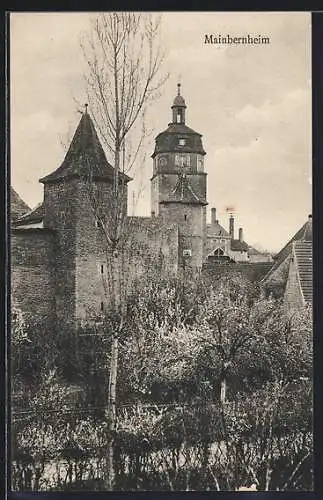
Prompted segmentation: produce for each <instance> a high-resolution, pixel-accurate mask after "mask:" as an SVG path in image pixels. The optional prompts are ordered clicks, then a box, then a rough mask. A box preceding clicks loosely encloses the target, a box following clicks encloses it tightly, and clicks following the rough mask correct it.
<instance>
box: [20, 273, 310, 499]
mask: <svg viewBox="0 0 323 500" xmlns="http://www.w3.org/2000/svg"><path fill="white" fill-rule="evenodd" d="M124 307H125V310H126V315H125V318H126V320H125V321H124V323H123V326H122V331H121V332H120V352H121V356H120V364H119V375H118V396H119V399H118V401H117V409H118V410H117V421H116V427H115V429H114V443H115V447H114V463H115V487H116V488H118V489H123V490H127V489H132V490H136V489H165V490H177V489H184V490H185V489H193V490H198V489H213V490H214V489H215V490H235V489H238V488H239V487H241V486H248V485H249V486H250V485H251V484H256V485H257V488H258V490H268V489H273V490H276V489H279V490H286V489H294V490H301V489H305V490H310V489H311V488H312V468H313V467H312V461H311V460H312V448H313V443H312V412H311V407H312V393H311V362H312V352H311V349H312V343H311V336H312V327H311V321H312V319H311V311H310V310H308V309H304V310H302V311H298V312H297V313H294V314H293V315H289V314H287V313H286V311H285V310H284V308H283V305H282V304H281V303H280V302H279V301H277V300H276V299H273V298H264V297H262V296H261V295H260V294H259V293H258V290H257V289H256V288H255V287H253V286H252V285H251V284H250V283H247V282H245V281H242V280H239V279H236V280H233V281H231V280H227V279H225V280H219V281H218V282H216V283H214V284H213V285H212V286H211V287H210V286H209V285H208V286H207V287H206V285H205V283H204V282H203V280H202V279H201V277H199V276H195V277H192V276H190V277H189V278H188V277H187V279H185V277H183V278H180V279H179V278H165V277H164V278H160V279H156V280H155V281H153V280H151V277H149V280H147V282H144V281H141V283H140V284H134V287H133V290H132V293H131V295H130V296H129V297H128V299H127V302H126V304H124ZM114 311H115V310H111V311H110V312H109V313H108V314H107V316H106V318H105V321H103V322H99V321H98V322H96V323H95V324H93V323H92V324H91V325H84V326H83V327H82V328H81V329H80V330H79V332H78V337H77V342H76V343H75V338H74V340H73V337H71V338H70V340H68V337H63V336H62V341H63V338H65V340H66V344H62V345H65V346H67V345H69V342H71V344H70V345H74V346H77V347H78V353H75V356H72V358H73V360H72V361H71V366H70V371H73V369H74V368H73V367H76V374H75V377H74V378H73V381H72V378H71V377H70V376H68V377H67V376H66V374H67V373H68V372H69V370H68V369H67V371H66V370H65V371H64V370H63V367H64V366H65V368H68V357H66V358H65V359H63V358H61V359H60V357H59V356H57V355H56V356H53V355H52V353H49V354H50V355H49V357H48V359H47V361H46V362H43V363H42V364H41V366H42V369H41V370H39V373H38V378H37V384H34V385H31V386H29V388H28V390H29V392H28V398H27V402H26V405H27V406H26V409H27V410H28V411H27V412H26V414H20V415H19V413H18V414H17V415H16V416H15V420H14V426H13V427H14V443H15V445H14V460H15V462H14V467H13V469H14V473H15V476H14V477H15V479H14V481H15V488H18V489H19V488H20V489H24V488H29V489H36V486H37V487H38V488H40V489H46V488H47V489H49V488H53V489H77V488H83V489H91V488H95V489H106V486H107V480H108V479H107V476H106V470H107V457H106V450H107V443H108V436H109V432H110V431H109V426H108V422H107V419H106V416H105V414H104V411H103V409H102V412H101V414H100V413H98V412H96V411H94V409H93V411H92V410H91V412H89V410H90V406H89V405H94V406H95V405H97V404H98V405H99V406H100V405H101V406H104V405H105V399H104V396H105V390H106V384H107V382H106V380H107V371H108V367H109V360H110V345H111V343H110V340H111V332H112V331H113V328H114V326H113V324H114V323H113V322H114V321H116V322H118V321H119V318H116V319H114V316H113V315H114V314H115V312H114ZM17 324H18V325H19V324H21V320H20V319H19V317H17ZM109 325H110V326H109ZM21 338H22V339H24V335H22V337H21ZM28 338H30V342H28V341H27V340H26V341H25V340H22V341H21V342H20V346H21V349H22V352H23V351H24V350H25V349H26V350H28V349H30V347H33V345H34V344H35V343H36V342H38V341H39V340H38V338H37V337H36V338H35V337H33V336H32V335H31V334H29V335H28ZM60 342H61V341H60V340H58V339H57V345H61V344H60ZM73 342H74V344H73ZM81 346H83V347H82V349H83V352H84V356H80V347H81ZM42 349H43V347H42ZM36 351H37V350H36ZM28 352H32V350H31V351H28ZM43 352H44V351H43ZM69 352H73V351H69ZM22 355H23V356H24V355H25V354H24V353H23V354H22ZM37 356H38V355H37ZM99 365H100V366H101V367H102V370H101V371H100V370H97V371H96V372H95V373H96V375H95V377H96V378H93V373H94V371H95V370H94V368H95V367H97V368H98V367H99ZM50 366H51V368H50ZM91 373H92V375H91ZM19 376H20V374H19V370H18V371H17V372H15V377H14V378H15V380H16V384H17V386H19V384H21V383H22V382H21V377H20V378H19ZM224 378H225V380H226V385H227V392H226V397H225V398H220V386H221V380H223V379H224ZM19 381H20V382H19ZM91 386H93V388H96V393H97V394H94V393H95V391H92V395H91ZM98 387H99V388H100V387H102V392H101V393H100V391H99V390H98ZM86 408H88V410H86ZM49 463H52V464H53V463H55V464H56V465H55V467H56V469H57V470H56V469H55V470H56V472H55V474H53V473H52V475H51V476H50V478H51V479H50V481H49V479H48V477H49V476H48V472H47V469H46V467H49V465H48V464H49ZM46 464H47V465H46ZM28 471H29V472H28ZM31 477H32V478H33V480H31V479H30V478H31ZM48 481H49V482H48Z"/></svg>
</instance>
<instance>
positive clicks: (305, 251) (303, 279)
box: [293, 241, 313, 304]
mask: <svg viewBox="0 0 323 500" xmlns="http://www.w3.org/2000/svg"><path fill="white" fill-rule="evenodd" d="M293 250H294V256H295V262H296V266H297V270H298V275H299V281H300V285H301V289H302V293H303V297H304V300H305V302H306V303H309V304H311V303H312V295H313V269H312V243H311V242H310V241H295V242H294V243H293Z"/></svg>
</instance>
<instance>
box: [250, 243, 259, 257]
mask: <svg viewBox="0 0 323 500" xmlns="http://www.w3.org/2000/svg"><path fill="white" fill-rule="evenodd" d="M248 254H249V255H261V252H259V250H257V249H256V248H254V247H253V246H251V245H248Z"/></svg>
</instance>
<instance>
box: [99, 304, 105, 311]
mask: <svg viewBox="0 0 323 500" xmlns="http://www.w3.org/2000/svg"><path fill="white" fill-rule="evenodd" d="M100 311H101V312H103V311H104V303H103V302H101V304H100Z"/></svg>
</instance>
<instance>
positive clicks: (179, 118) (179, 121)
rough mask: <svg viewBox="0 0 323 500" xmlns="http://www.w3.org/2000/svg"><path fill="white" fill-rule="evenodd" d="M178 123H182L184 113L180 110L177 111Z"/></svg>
mask: <svg viewBox="0 0 323 500" xmlns="http://www.w3.org/2000/svg"><path fill="white" fill-rule="evenodd" d="M176 123H182V111H181V110H180V109H178V110H177V114H176Z"/></svg>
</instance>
